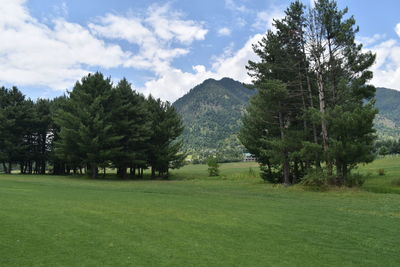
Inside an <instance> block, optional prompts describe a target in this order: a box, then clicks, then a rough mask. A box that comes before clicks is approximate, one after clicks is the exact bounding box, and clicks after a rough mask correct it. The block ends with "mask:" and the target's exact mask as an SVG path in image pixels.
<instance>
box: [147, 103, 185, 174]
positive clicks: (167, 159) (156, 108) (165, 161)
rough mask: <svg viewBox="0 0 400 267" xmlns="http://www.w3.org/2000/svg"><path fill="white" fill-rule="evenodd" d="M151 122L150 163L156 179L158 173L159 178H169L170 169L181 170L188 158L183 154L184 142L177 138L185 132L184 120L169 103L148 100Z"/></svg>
mask: <svg viewBox="0 0 400 267" xmlns="http://www.w3.org/2000/svg"><path fill="white" fill-rule="evenodd" d="M147 104H148V109H149V112H150V120H151V123H152V125H151V129H152V133H151V137H150V140H149V142H148V163H149V165H150V166H151V175H152V177H153V178H154V177H155V176H156V171H158V174H159V176H167V175H168V171H169V168H179V167H181V166H182V164H183V160H184V159H185V158H186V154H184V153H182V152H181V147H182V142H181V141H178V140H177V138H178V137H179V136H180V135H181V134H182V132H183V125H182V120H181V118H180V116H179V114H178V113H177V112H176V110H175V108H174V107H173V106H171V104H170V103H168V102H162V101H161V100H160V99H154V98H153V97H152V96H149V98H148V99H147Z"/></svg>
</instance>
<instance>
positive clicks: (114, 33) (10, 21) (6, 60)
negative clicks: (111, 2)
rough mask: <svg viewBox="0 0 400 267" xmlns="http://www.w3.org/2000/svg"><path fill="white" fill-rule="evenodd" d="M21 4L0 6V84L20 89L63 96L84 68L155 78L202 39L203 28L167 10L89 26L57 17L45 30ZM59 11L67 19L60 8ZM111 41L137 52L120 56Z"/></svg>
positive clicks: (107, 18) (103, 20)
mask: <svg viewBox="0 0 400 267" xmlns="http://www.w3.org/2000/svg"><path fill="white" fill-rule="evenodd" d="M25 3H26V1H25V0H15V1H5V0H0V12H1V14H2V16H0V36H2V40H7V41H3V42H0V51H1V53H0V81H1V82H6V83H10V84H16V85H20V86H21V85H22V86H23V85H34V86H47V87H50V88H52V89H56V90H65V89H67V88H70V87H71V86H72V85H73V84H74V83H75V81H76V80H78V79H80V78H81V77H82V76H83V75H86V74H87V73H88V72H89V68H115V67H121V66H124V67H132V68H137V69H148V70H152V71H154V73H155V74H156V75H157V76H160V75H161V74H162V73H164V72H166V71H170V70H171V67H170V63H171V61H172V60H173V59H174V58H176V57H179V56H182V55H185V54H187V53H188V52H189V48H188V47H187V46H188V45H190V44H191V43H192V42H193V41H196V40H203V39H204V38H205V35H206V34H207V30H206V29H204V27H203V25H202V23H198V22H195V21H192V20H185V19H183V18H182V17H183V15H182V14H180V13H178V12H173V11H172V10H171V8H170V6H169V5H168V4H166V5H163V6H156V5H153V6H151V7H150V8H149V9H148V10H147V13H146V15H145V16H136V17H135V16H118V15H114V14H107V15H106V16H104V17H100V18H98V19H97V21H95V22H92V23H90V24H89V25H88V26H82V25H80V24H77V23H71V22H68V21H66V20H65V19H64V18H61V17H59V18H55V19H52V20H51V21H50V23H49V24H50V26H48V25H45V24H43V23H41V22H39V21H38V20H37V19H35V18H34V17H32V16H31V14H30V13H29V10H28V9H27V8H26V5H25ZM63 3H65V2H63ZM58 9H59V10H62V11H63V15H67V7H66V5H65V4H61V5H60V6H59V7H58ZM56 13H60V12H56ZM61 13H62V12H61ZM58 15H60V14H58ZM104 38H106V40H107V41H106V40H104ZM111 39H123V40H126V41H128V42H130V43H132V44H134V45H136V46H137V48H138V52H137V53H136V52H135V53H133V52H130V51H124V50H123V49H122V48H121V47H120V46H119V45H115V44H112V41H111ZM179 46H181V47H179Z"/></svg>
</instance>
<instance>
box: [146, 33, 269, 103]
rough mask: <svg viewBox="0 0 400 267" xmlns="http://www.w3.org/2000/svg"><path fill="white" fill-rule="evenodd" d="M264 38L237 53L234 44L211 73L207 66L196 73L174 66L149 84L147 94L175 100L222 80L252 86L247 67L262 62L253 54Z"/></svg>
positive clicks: (254, 39)
mask: <svg viewBox="0 0 400 267" xmlns="http://www.w3.org/2000/svg"><path fill="white" fill-rule="evenodd" d="M262 36H263V35H261V34H256V35H254V36H252V37H251V38H249V39H248V41H247V42H246V44H245V45H244V46H243V47H242V48H240V49H239V50H237V51H232V45H229V46H228V47H227V48H226V49H225V51H224V53H223V54H222V55H221V56H220V57H217V58H215V59H214V63H213V64H212V67H211V69H209V70H207V69H206V68H205V66H203V65H197V66H193V70H194V71H195V73H191V72H184V71H182V70H179V69H176V68H173V67H171V68H170V69H169V70H167V71H165V72H163V73H162V74H161V75H160V77H159V78H158V79H154V80H151V81H149V82H147V83H146V84H145V88H144V89H143V91H144V92H145V94H152V95H153V96H155V97H160V98H162V99H165V100H168V101H174V100H176V99H177V98H179V97H181V96H182V95H184V94H185V93H187V92H188V91H189V90H190V89H191V88H193V87H194V86H196V85H197V84H199V83H201V82H203V81H204V80H205V79H208V78H214V79H221V78H223V77H230V78H233V79H235V80H238V81H241V82H246V83H249V82H251V78H250V77H249V76H248V75H247V71H246V69H245V66H246V65H247V63H248V61H249V60H257V59H258V58H257V56H256V55H255V54H254V52H253V49H252V44H254V43H256V42H258V41H259V40H261V38H262Z"/></svg>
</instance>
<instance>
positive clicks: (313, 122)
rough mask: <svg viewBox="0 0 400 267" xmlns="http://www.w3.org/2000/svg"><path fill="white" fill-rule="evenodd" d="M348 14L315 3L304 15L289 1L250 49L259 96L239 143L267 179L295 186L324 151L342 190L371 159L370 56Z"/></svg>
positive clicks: (327, 0) (324, 1) (331, 4)
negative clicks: (353, 172) (254, 56)
mask: <svg viewBox="0 0 400 267" xmlns="http://www.w3.org/2000/svg"><path fill="white" fill-rule="evenodd" d="M346 13H347V9H345V10H338V8H337V4H336V2H335V1H332V0H319V1H316V3H315V7H314V8H312V9H311V10H310V12H309V14H308V15H305V13H304V6H303V5H302V4H301V3H300V1H295V2H293V3H292V4H291V5H290V6H289V8H288V9H287V10H286V11H285V17H284V18H283V19H281V20H275V21H274V26H275V28H276V31H275V32H273V31H269V32H268V33H267V35H266V36H265V37H264V38H263V39H262V40H261V41H260V42H259V43H258V44H256V45H254V46H253V47H254V52H255V53H256V54H257V55H258V56H259V58H260V61H259V62H253V61H249V64H248V65H247V66H246V67H247V69H248V70H249V74H250V76H251V77H253V85H252V86H253V87H255V88H257V90H258V94H256V96H254V98H253V99H252V100H251V102H250V105H249V107H248V108H247V114H245V116H244V117H243V128H242V129H241V133H240V140H241V141H242V143H243V144H244V145H245V146H246V148H247V149H248V150H249V152H251V153H253V154H254V155H256V157H257V159H258V160H259V162H260V163H261V164H263V165H264V166H265V167H266V168H264V176H265V177H267V180H270V181H280V182H284V183H285V184H290V183H295V182H297V181H299V179H301V177H302V176H303V175H304V174H305V173H306V172H308V171H310V169H312V168H313V167H315V168H320V160H321V158H320V156H319V155H320V154H321V151H323V159H324V160H325V162H326V166H327V169H328V173H329V174H330V175H331V174H332V171H333V166H335V167H336V175H337V178H338V179H337V180H336V182H337V183H338V184H344V183H345V180H346V178H347V176H348V174H349V172H350V170H351V169H352V168H353V167H354V166H355V165H356V164H358V163H360V162H370V161H371V160H372V158H373V154H372V151H373V141H374V138H375V137H374V130H373V119H374V117H375V114H376V110H375V109H374V107H373V101H372V99H373V97H374V93H375V89H374V87H373V86H370V85H367V82H368V81H369V80H370V79H371V78H372V72H370V71H369V70H368V68H369V67H370V66H371V65H372V64H373V62H374V59H375V56H374V55H373V54H371V53H370V52H367V53H363V52H362V45H358V44H356V43H355V34H356V32H357V31H358V28H357V27H355V26H354V25H355V20H354V18H353V17H350V18H348V19H346V18H345V17H344V16H345V14H346ZM316 103H317V104H316ZM316 106H319V108H318V109H317V108H316ZM317 126H320V129H321V130H320V134H319V133H318V130H317ZM318 136H321V141H320V140H319V139H320V138H319V137H318ZM276 170H280V173H281V178H280V179H276V175H275V174H274V171H275V172H276Z"/></svg>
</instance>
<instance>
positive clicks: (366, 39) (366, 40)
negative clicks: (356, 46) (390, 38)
mask: <svg viewBox="0 0 400 267" xmlns="http://www.w3.org/2000/svg"><path fill="white" fill-rule="evenodd" d="M385 38H386V34H378V33H376V34H374V35H373V36H361V37H357V39H356V42H357V43H361V44H363V45H364V46H370V45H373V44H375V43H376V42H378V41H380V40H382V39H385Z"/></svg>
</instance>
